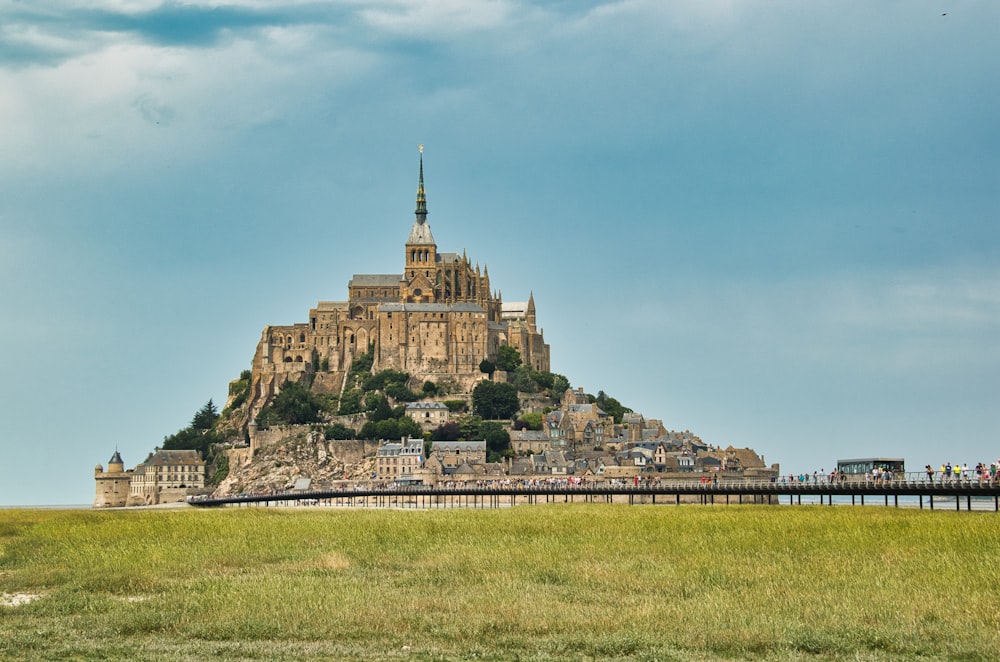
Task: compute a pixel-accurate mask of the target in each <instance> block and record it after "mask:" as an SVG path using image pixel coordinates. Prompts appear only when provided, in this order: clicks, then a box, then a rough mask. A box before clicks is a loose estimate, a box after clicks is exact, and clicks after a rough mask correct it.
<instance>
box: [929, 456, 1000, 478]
mask: <svg viewBox="0 0 1000 662" xmlns="http://www.w3.org/2000/svg"><path fill="white" fill-rule="evenodd" d="M924 472H925V473H926V474H927V480H929V481H932V482H933V481H935V480H938V481H940V482H941V483H969V482H972V481H975V482H977V483H980V484H985V483H995V482H998V481H1000V460H997V461H996V462H993V463H991V464H986V463H985V462H979V463H977V464H976V466H975V468H973V469H971V470H970V469H969V465H968V464H962V465H961V466H959V465H958V463H957V462H956V463H955V464H952V463H951V462H946V463H944V464H942V465H941V466H940V467H939V468H938V469H937V470H935V469H934V467H932V466H931V465H929V464H928V465H926V466H925V467H924Z"/></svg>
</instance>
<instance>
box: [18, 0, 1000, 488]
mask: <svg viewBox="0 0 1000 662" xmlns="http://www.w3.org/2000/svg"><path fill="white" fill-rule="evenodd" d="M276 4H277V3H272V2H265V1H263V0H259V1H257V0H236V1H234V2H215V1H205V2H166V3H164V2H156V1H142V0H136V1H131V2H126V1H125V0H93V1H91V2H62V1H60V2H55V1H49V0H32V2H30V3H29V2H18V1H10V0H0V90H2V93H0V278H2V280H3V283H4V286H3V287H2V288H0V346H2V347H4V348H6V350H7V353H6V356H5V358H4V360H3V371H2V374H3V379H2V380H0V414H2V419H3V421H4V424H3V425H2V426H0V448H2V450H3V462H2V464H0V504H5V505H18V504H63V503H67V504H70V503H89V502H90V501H91V500H92V499H93V489H94V488H93V479H92V473H91V472H92V468H93V466H94V465H95V464H97V463H102V464H103V463H106V462H107V459H108V458H109V457H110V456H111V454H112V453H113V452H114V450H115V448H116V447H117V448H118V449H120V451H121V453H122V456H123V458H124V459H125V462H126V464H127V465H128V466H133V465H134V464H135V463H137V462H139V461H141V460H142V459H143V458H144V457H145V455H146V454H147V453H148V452H149V451H150V450H152V448H153V447H154V446H156V445H157V444H158V443H160V442H161V441H162V439H163V437H164V436H165V435H167V434H171V433H173V432H175V431H176V430H178V429H180V428H182V427H184V426H185V425H187V423H188V422H189V421H190V419H191V417H192V415H193V414H194V412H195V411H196V410H197V409H198V408H199V407H200V406H201V405H202V404H204V403H205V401H207V400H208V399H209V398H213V399H214V400H215V402H217V403H220V404H221V403H223V402H224V401H225V396H226V387H227V383H228V381H229V380H230V379H233V378H235V377H236V376H237V375H238V374H239V373H240V371H241V370H243V369H245V368H248V367H249V365H250V360H251V358H252V355H253V351H254V348H255V345H256V342H257V340H258V338H259V336H260V332H261V330H262V329H263V327H264V325H266V324H287V323H293V322H302V321H305V320H306V318H307V314H308V310H309V308H310V307H311V306H313V305H315V303H316V302H317V301H318V300H342V299H344V298H346V294H347V287H346V284H347V281H348V279H349V278H350V277H351V275H352V274H354V273H392V272H396V271H399V270H400V267H401V264H402V259H403V243H404V242H405V239H406V236H407V234H408V232H409V228H410V225H411V223H412V221H413V215H412V214H413V207H414V198H415V191H416V174H417V172H416V170H417V145H418V144H419V143H423V144H425V146H426V151H425V155H424V156H425V161H424V164H425V175H426V185H427V201H428V208H429V210H430V216H429V221H430V223H431V226H432V228H433V231H434V236H435V239H436V240H437V242H438V245H439V247H440V249H441V250H444V251H460V250H463V249H465V250H466V251H467V252H468V254H469V256H470V257H471V258H472V259H473V260H476V261H479V262H480V263H481V264H485V265H488V266H489V270H490V276H491V280H492V282H493V284H494V286H495V287H497V288H499V289H500V290H501V291H502V293H503V296H504V298H505V299H506V300H508V301H512V300H523V299H526V298H527V296H528V293H529V292H531V291H533V292H534V295H535V300H536V303H537V305H538V310H539V323H540V324H541V325H542V326H543V327H544V329H545V335H546V339H547V341H548V342H549V343H550V344H551V346H552V368H553V370H554V371H556V372H560V373H563V374H565V375H567V376H568V377H569V378H570V380H571V382H572V383H573V384H574V385H579V386H582V387H584V388H585V389H586V390H588V391H590V392H594V393H596V392H597V391H598V390H599V389H603V390H604V391H606V392H608V393H609V394H611V395H613V396H615V397H617V398H618V399H619V400H621V401H622V402H623V403H624V404H625V405H627V406H630V407H631V408H633V409H635V410H637V411H641V412H643V413H644V414H645V415H646V416H647V417H654V418H662V419H663V420H664V422H665V424H666V425H667V426H668V427H670V428H674V429H681V430H683V429H690V430H691V431H693V432H695V433H697V434H699V435H700V436H701V437H702V438H703V439H705V440H706V441H707V442H709V443H712V444H718V445H721V446H728V445H730V444H732V445H735V446H737V447H743V446H749V447H752V448H754V449H756V450H757V451H758V452H761V453H763V454H764V456H765V459H766V460H767V461H768V462H769V463H770V462H779V463H780V464H781V466H782V470H783V471H785V472H798V471H813V470H816V469H819V468H826V469H829V468H830V467H831V466H832V465H833V464H834V462H835V461H836V460H837V459H838V458H846V457H857V456H868V455H889V456H903V457H905V458H906V460H907V464H908V466H909V467H910V468H911V469H919V468H920V467H922V466H923V465H924V464H925V463H928V462H929V463H934V464H939V463H942V462H945V461H951V462H960V463H961V462H968V463H969V464H970V465H971V464H975V463H976V462H978V461H980V460H983V461H993V460H996V459H997V458H998V457H1000V435H998V432H1000V343H998V340H997V339H998V338H1000V223H998V218H997V217H998V212H1000V124H998V122H997V117H998V116H1000V85H998V84H997V82H996V74H997V69H998V63H1000V46H998V42H997V40H996V34H997V33H998V31H1000V4H998V3H995V2H992V1H982V2H974V1H972V2H961V3H956V2H920V1H914V0H906V1H898V2H891V1H887V2H879V3H870V2H850V1H845V0H837V1H830V2H823V1H816V2H808V3H804V2H799V1H794V2H792V1H789V2H782V1H773V2H739V1H736V0H730V1H722V0H719V1H714V0H692V1H676V2H663V1H662V0H649V1H640V0H634V1H633V0H625V1H621V2H598V1H591V2H577V1H574V2H569V1H565V2H523V1H514V0H507V1H505V0H498V1H486V0H441V1H439V2H415V1H411V0H381V1H380V0H373V1H371V2H361V1H360V0H357V1H352V0H344V1H341V2H320V1H312V2H294V1H293V2H283V3H280V7H276V6H275V5H276Z"/></svg>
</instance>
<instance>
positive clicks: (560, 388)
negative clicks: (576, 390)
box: [549, 373, 569, 399]
mask: <svg viewBox="0 0 1000 662" xmlns="http://www.w3.org/2000/svg"><path fill="white" fill-rule="evenodd" d="M568 390H569V380H568V379H566V377H565V376H563V375H560V374H557V373H553V374H552V387H551V388H549V393H550V394H551V395H552V397H553V398H556V399H558V398H561V397H562V396H563V393H565V392H566V391H568Z"/></svg>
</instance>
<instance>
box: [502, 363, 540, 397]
mask: <svg viewBox="0 0 1000 662" xmlns="http://www.w3.org/2000/svg"><path fill="white" fill-rule="evenodd" d="M537 374H538V373H533V372H532V370H531V368H529V367H528V366H526V365H519V366H517V368H515V369H514V372H513V373H511V374H510V375H508V376H507V381H508V382H510V383H511V384H513V385H514V388H516V389H517V392H518V393H535V392H536V391H538V382H536V381H535V380H534V377H533V376H534V375H537Z"/></svg>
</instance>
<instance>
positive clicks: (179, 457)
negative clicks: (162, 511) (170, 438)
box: [94, 449, 205, 508]
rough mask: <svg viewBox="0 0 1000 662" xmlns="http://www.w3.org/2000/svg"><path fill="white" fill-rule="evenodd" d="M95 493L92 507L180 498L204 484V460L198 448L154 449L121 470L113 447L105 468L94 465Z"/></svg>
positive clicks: (166, 501)
mask: <svg viewBox="0 0 1000 662" xmlns="http://www.w3.org/2000/svg"><path fill="white" fill-rule="evenodd" d="M94 481H95V482H96V484H97V485H96V488H97V493H96V495H95V497H94V508H120V507H122V506H151V505H156V504H160V503H174V502H177V501H184V500H185V499H187V497H188V496H191V495H194V494H200V493H202V491H203V490H204V487H205V461H204V460H202V459H201V453H199V452H198V451H164V450H160V449H157V450H156V452H155V453H150V454H149V457H147V458H146V460H145V461H144V462H140V463H139V464H137V465H136V467H135V469H129V470H128V471H126V470H125V464H124V463H123V462H122V456H121V454H120V453H119V452H118V451H117V450H116V451H115V454H114V455H112V456H111V459H110V460H108V470H107V471H104V469H103V467H101V465H99V464H98V465H97V466H96V467H95V468H94Z"/></svg>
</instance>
